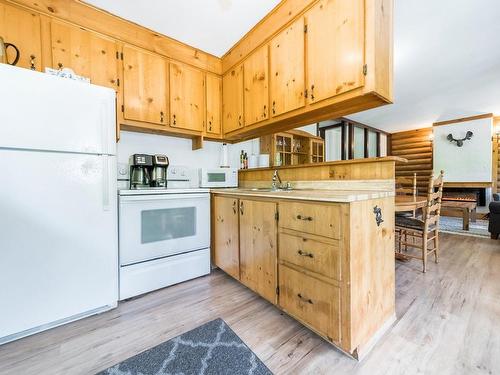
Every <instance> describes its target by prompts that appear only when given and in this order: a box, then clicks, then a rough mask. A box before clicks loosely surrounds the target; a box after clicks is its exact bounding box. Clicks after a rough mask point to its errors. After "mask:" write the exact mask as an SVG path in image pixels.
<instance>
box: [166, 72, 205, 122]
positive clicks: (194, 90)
mask: <svg viewBox="0 0 500 375" xmlns="http://www.w3.org/2000/svg"><path fill="white" fill-rule="evenodd" d="M204 121H205V81H204V77H203V72H202V71H201V70H198V69H195V68H191V67H189V66H187V65H184V64H181V63H177V62H176V63H174V62H171V63H170V126H172V127H175V128H180V129H188V130H197V131H200V132H201V131H202V130H203V123H204Z"/></svg>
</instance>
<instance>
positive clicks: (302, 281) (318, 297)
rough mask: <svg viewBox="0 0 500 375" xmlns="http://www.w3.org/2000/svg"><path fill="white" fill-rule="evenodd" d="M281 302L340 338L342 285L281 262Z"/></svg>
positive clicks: (294, 313)
mask: <svg viewBox="0 0 500 375" xmlns="http://www.w3.org/2000/svg"><path fill="white" fill-rule="evenodd" d="M279 288H280V294H279V305H280V306H281V308H282V309H283V310H285V311H286V312H287V313H288V314H290V315H292V316H294V317H296V318H298V319H300V320H302V321H303V322H304V323H306V324H308V325H309V326H311V327H312V328H314V329H315V330H316V331H318V332H319V333H320V334H322V335H324V336H326V337H328V338H329V339H331V340H332V341H334V342H337V343H339V342H340V289H339V288H338V287H336V286H333V285H330V284H327V283H325V282H322V281H319V280H317V279H315V278H313V277H310V276H307V275H305V274H303V273H301V272H298V271H295V270H293V269H291V268H289V267H287V266H284V265H280V266H279Z"/></svg>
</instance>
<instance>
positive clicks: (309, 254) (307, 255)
mask: <svg viewBox="0 0 500 375" xmlns="http://www.w3.org/2000/svg"><path fill="white" fill-rule="evenodd" d="M297 254H299V255H300V256H303V257H307V258H314V254H313V253H308V252H307V251H302V250H299V251H297Z"/></svg>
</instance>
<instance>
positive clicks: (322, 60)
mask: <svg viewBox="0 0 500 375" xmlns="http://www.w3.org/2000/svg"><path fill="white" fill-rule="evenodd" d="M306 18H307V34H306V35H307V80H308V90H309V96H308V100H309V102H311V103H313V102H317V101H320V100H322V99H326V98H330V97H332V96H335V95H338V94H342V93H344V92H346V91H349V90H353V89H356V88H358V87H361V86H363V85H364V75H363V65H364V34H365V30H364V0H335V1H334V0H321V1H320V2H319V3H318V4H316V5H315V6H314V7H313V8H312V9H311V10H310V11H309V12H307V13H306Z"/></svg>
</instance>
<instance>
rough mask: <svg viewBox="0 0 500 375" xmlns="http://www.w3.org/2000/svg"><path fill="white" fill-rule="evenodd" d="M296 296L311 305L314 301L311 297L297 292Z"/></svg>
mask: <svg viewBox="0 0 500 375" xmlns="http://www.w3.org/2000/svg"><path fill="white" fill-rule="evenodd" d="M297 297H299V298H300V299H301V300H302V301H304V302H307V303H310V304H311V305H312V304H313V303H314V302H313V301H312V299H310V298H306V297H304V296H303V295H302V294H300V293H297Z"/></svg>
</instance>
